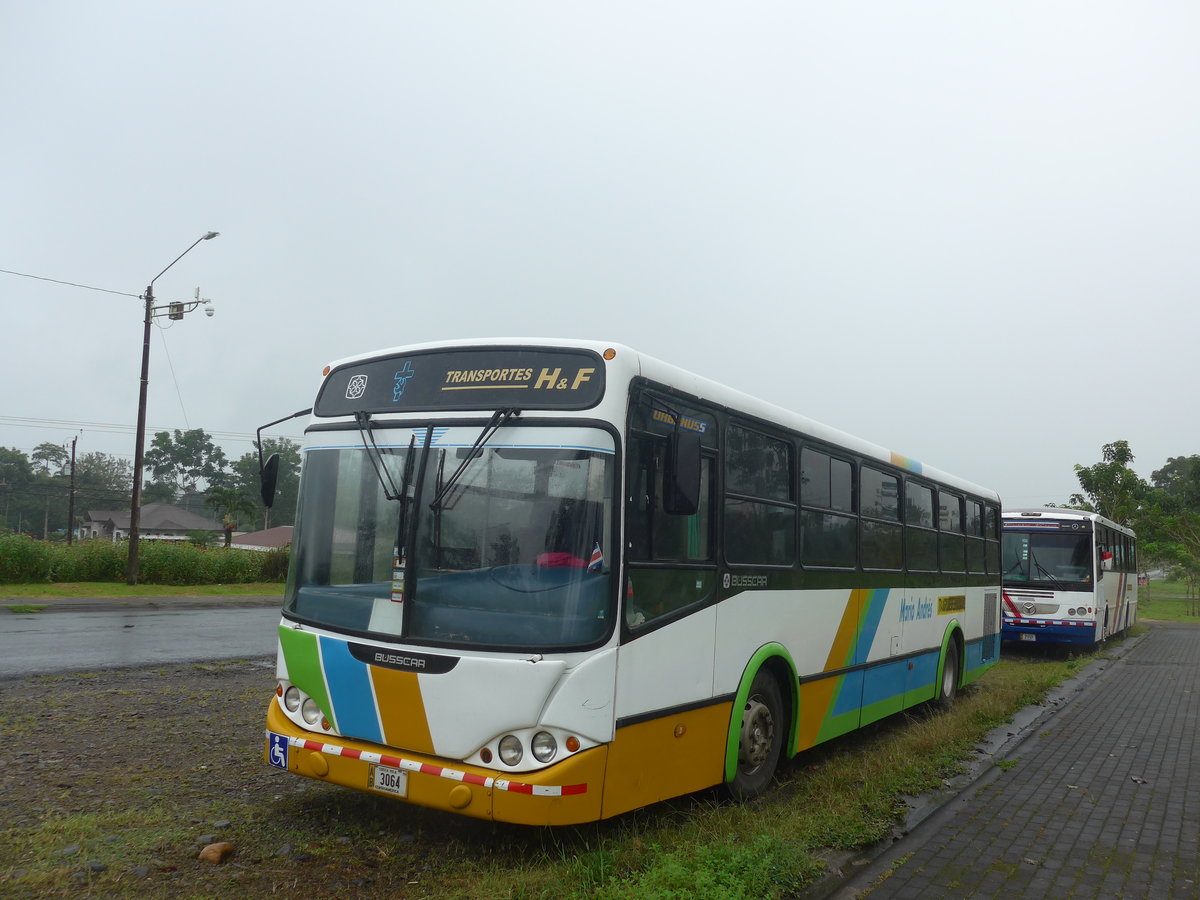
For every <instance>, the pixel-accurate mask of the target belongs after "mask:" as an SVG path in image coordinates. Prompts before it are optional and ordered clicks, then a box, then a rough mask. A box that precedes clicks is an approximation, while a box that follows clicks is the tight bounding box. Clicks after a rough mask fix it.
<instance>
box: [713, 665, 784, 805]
mask: <svg viewBox="0 0 1200 900" xmlns="http://www.w3.org/2000/svg"><path fill="white" fill-rule="evenodd" d="M785 725H786V718H785V716H784V712H783V695H782V694H781V693H780V690H779V682H778V681H776V680H775V678H774V677H773V676H772V675H771V673H770V672H768V671H766V670H765V669H760V670H759V671H758V674H757V675H755V676H754V681H753V682H751V684H750V693H749V695H748V696H747V697H746V706H745V708H744V709H743V710H742V721H741V726H740V728H739V732H738V758H737V768H736V770H735V771H734V774H733V780H731V781H730V782H728V783H727V784H726V788H727V789H728V791H729V793H730V795H731V796H733V798H734V799H736V800H750V799H752V798H754V797H757V796H759V795H760V794H762V793H763V792H764V791H765V790H766V789H767V787H768V786H770V784H771V779H772V778H773V777H774V775H775V768H776V766H777V765H778V764H779V755H780V753H781V752H782V751H783V735H784V728H785Z"/></svg>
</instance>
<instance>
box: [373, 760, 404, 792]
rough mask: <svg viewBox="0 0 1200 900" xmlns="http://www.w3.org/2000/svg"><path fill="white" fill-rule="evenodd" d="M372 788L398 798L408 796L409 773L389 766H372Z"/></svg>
mask: <svg viewBox="0 0 1200 900" xmlns="http://www.w3.org/2000/svg"><path fill="white" fill-rule="evenodd" d="M371 787H372V788H374V789H375V790H377V791H382V792H383V793H385V794H393V795H395V796H397V797H404V796H407V795H408V773H407V772H405V771H404V770H403V769H393V768H391V767H389V766H371Z"/></svg>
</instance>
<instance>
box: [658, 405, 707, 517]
mask: <svg viewBox="0 0 1200 900" xmlns="http://www.w3.org/2000/svg"><path fill="white" fill-rule="evenodd" d="M699 508H700V434H699V432H696V431H688V430H685V429H683V428H679V427H676V428H675V430H674V431H672V432H671V437H670V440H669V441H668V442H667V462H666V466H665V469H664V471H663V509H664V510H666V511H667V512H668V513H670V514H671V515H674V516H692V515H695V514H696V510H698V509H699Z"/></svg>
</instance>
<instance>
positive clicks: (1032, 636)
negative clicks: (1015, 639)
mask: <svg viewBox="0 0 1200 900" xmlns="http://www.w3.org/2000/svg"><path fill="white" fill-rule="evenodd" d="M1021 640H1023V641H1036V640H1037V635H1036V634H1023V635H1021Z"/></svg>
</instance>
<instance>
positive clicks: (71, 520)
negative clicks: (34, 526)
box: [67, 436, 79, 547]
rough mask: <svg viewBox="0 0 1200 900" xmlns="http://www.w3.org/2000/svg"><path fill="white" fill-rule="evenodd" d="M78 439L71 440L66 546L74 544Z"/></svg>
mask: <svg viewBox="0 0 1200 900" xmlns="http://www.w3.org/2000/svg"><path fill="white" fill-rule="evenodd" d="M78 440H79V437H78V436H76V437H73V438H71V491H70V493H69V494H67V546H68V547H69V546H71V544H73V543H74V542H75V442H76V441H78Z"/></svg>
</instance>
